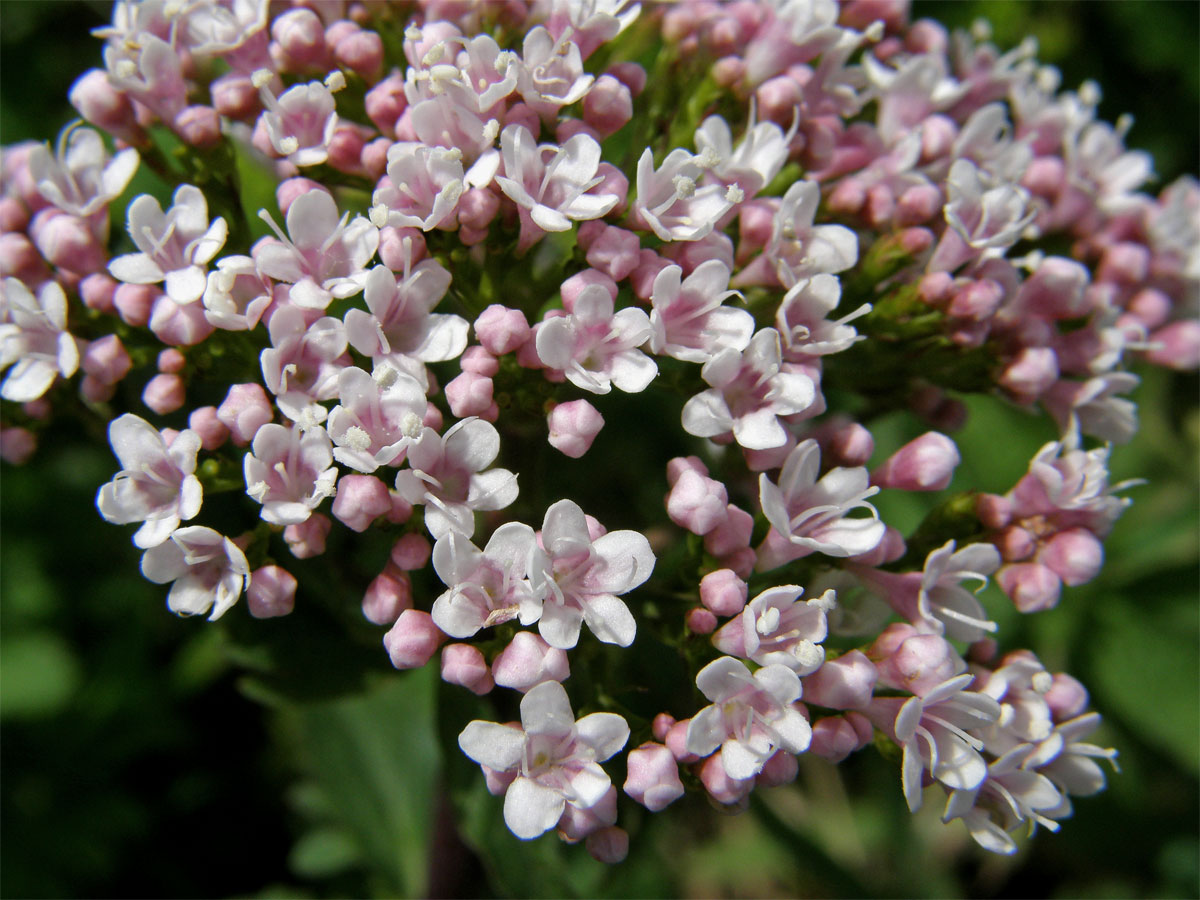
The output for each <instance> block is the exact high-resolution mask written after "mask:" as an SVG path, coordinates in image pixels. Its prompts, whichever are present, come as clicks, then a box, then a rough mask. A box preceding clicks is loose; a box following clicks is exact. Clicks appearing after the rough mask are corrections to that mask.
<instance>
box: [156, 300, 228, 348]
mask: <svg viewBox="0 0 1200 900" xmlns="http://www.w3.org/2000/svg"><path fill="white" fill-rule="evenodd" d="M204 312H205V310H204V306H203V304H200V303H187V304H184V305H182V306H181V305H180V304H178V303H176V302H175V301H174V300H172V299H171V298H170V297H168V296H167V295H166V294H161V295H159V297H158V299H156V300H155V301H154V307H153V309H152V310H151V311H150V322H149V325H150V330H151V331H153V332H154V336H155V337H157V338H158V339H159V340H160V341H162V342H163V343H164V344H177V345H179V346H181V347H190V346H192V345H194V344H199V343H200V342H201V341H203V340H204V339H205V338H207V337H208V336H209V335H210V334H212V333H213V331H214V330H215V329H214V327H213V324H212V323H211V322H209V321H208V319H207V318H206V317H205V315H204Z"/></svg>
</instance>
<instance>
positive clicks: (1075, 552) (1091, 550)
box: [1037, 528, 1104, 587]
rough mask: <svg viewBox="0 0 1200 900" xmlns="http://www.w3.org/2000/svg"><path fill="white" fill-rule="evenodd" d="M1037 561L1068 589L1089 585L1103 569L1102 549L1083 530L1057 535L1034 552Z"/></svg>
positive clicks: (1061, 532) (1101, 545)
mask: <svg viewBox="0 0 1200 900" xmlns="http://www.w3.org/2000/svg"><path fill="white" fill-rule="evenodd" d="M1037 561H1038V562H1040V563H1041V564H1042V565H1044V566H1046V567H1047V568H1049V569H1050V570H1051V571H1053V572H1054V574H1056V575H1057V576H1058V577H1059V578H1061V579H1062V582H1063V584H1065V585H1067V586H1068V587H1076V586H1077V585H1080V584H1084V583H1086V582H1088V581H1091V580H1092V579H1093V578H1095V577H1096V574H1097V573H1098V572H1099V571H1100V567H1101V566H1102V565H1104V545H1103V544H1101V543H1100V541H1099V540H1098V539H1097V538H1096V536H1095V535H1094V534H1092V533H1091V532H1090V531H1088V530H1087V529H1086V528H1071V529H1068V530H1067V531H1060V532H1059V533H1058V534H1056V535H1054V537H1052V538H1050V540H1048V541H1047V542H1046V543H1045V544H1043V545H1042V548H1041V549H1040V550H1039V551H1038V554H1037Z"/></svg>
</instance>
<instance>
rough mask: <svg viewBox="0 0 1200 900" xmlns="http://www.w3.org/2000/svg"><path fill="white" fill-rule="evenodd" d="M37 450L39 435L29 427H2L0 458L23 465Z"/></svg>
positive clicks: (9, 462) (14, 464)
mask: <svg viewBox="0 0 1200 900" xmlns="http://www.w3.org/2000/svg"><path fill="white" fill-rule="evenodd" d="M36 450H37V436H36V435H35V434H34V433H33V432H32V431H30V430H29V429H28V428H19V427H18V428H0V459H2V460H4V461H5V462H6V463H8V464H9V465H10V466H23V465H25V463H27V462H28V461H29V459H30V458H31V457H32V456H33V454H34V452H35V451H36Z"/></svg>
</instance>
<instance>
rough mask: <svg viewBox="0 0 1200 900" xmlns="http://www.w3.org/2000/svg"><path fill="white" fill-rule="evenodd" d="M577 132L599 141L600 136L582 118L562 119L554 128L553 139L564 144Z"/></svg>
mask: <svg viewBox="0 0 1200 900" xmlns="http://www.w3.org/2000/svg"><path fill="white" fill-rule="evenodd" d="M577 134H586V135H587V136H588V137H590V138H591V139H592V140H593V141H595V142H596V143H597V144H598V143H600V140H601V137H600V135H599V134H597V133H596V130H595V129H594V128H592V126H590V125H589V124H588V123H587V122H585V121H583V119H562V120H560V121H559V123H558V125H557V127H556V128H555V129H554V140H555V142H556V143H558V144H565V143H566V142H567V141H569V140H570V139H571V138H573V137H575V135H577Z"/></svg>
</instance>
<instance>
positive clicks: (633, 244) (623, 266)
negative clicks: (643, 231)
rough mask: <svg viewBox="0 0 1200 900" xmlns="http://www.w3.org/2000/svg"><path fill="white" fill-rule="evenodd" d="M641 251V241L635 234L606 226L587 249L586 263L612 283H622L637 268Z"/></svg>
mask: <svg viewBox="0 0 1200 900" xmlns="http://www.w3.org/2000/svg"><path fill="white" fill-rule="evenodd" d="M641 251H642V246H641V241H640V239H639V238H638V236H637V235H636V234H634V233H633V232H632V231H626V230H625V229H624V228H617V227H615V226H608V227H606V228H605V229H604V231H603V232H602V233H601V235H600V236H599V237H598V238H597V239H596V240H595V241H593V242H592V245H591V246H590V247H589V248H588V251H587V263H588V265H589V266H592V267H593V268H595V269H599V270H600V271H601V272H604V273H605V274H606V275H608V276H609V277H610V278H612V279H613V280H614V281H622V280H623V279H625V278H627V277H628V276H629V274H630V273H631V272H633V270H634V269H636V268H637V266H638V262H639V260H640V259H641Z"/></svg>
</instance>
